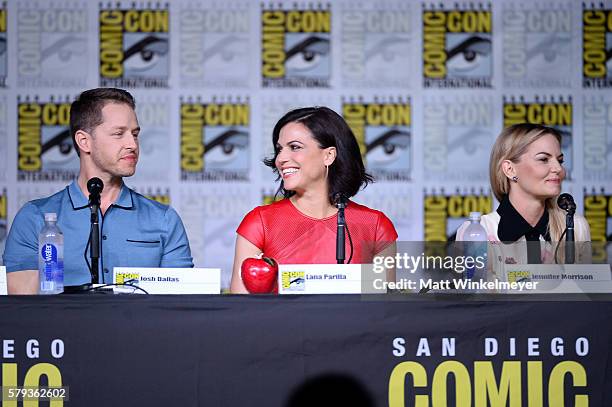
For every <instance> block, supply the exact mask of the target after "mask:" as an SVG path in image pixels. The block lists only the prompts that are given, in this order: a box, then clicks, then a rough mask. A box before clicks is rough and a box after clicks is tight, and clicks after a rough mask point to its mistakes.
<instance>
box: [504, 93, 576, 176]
mask: <svg viewBox="0 0 612 407" xmlns="http://www.w3.org/2000/svg"><path fill="white" fill-rule="evenodd" d="M525 122H527V123H534V124H543V125H544V126H548V127H552V128H554V129H556V130H558V131H559V133H561V136H562V139H561V150H562V152H563V159H564V161H565V162H564V163H563V166H564V167H565V171H566V179H571V178H572V176H571V175H572V169H573V164H572V159H573V141H572V140H573V138H572V134H573V133H572V98H571V97H567V98H564V97H558V98H555V97H546V96H537V95H536V96H535V97H533V98H525V97H524V96H520V97H517V98H515V97H513V96H510V97H507V96H504V127H508V126H511V125H513V124H517V123H525Z"/></svg>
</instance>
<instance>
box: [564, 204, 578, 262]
mask: <svg viewBox="0 0 612 407" xmlns="http://www.w3.org/2000/svg"><path fill="white" fill-rule="evenodd" d="M575 213H576V205H575V204H574V205H569V207H568V208H567V213H566V215H565V227H566V235H565V242H566V243H567V244H566V245H565V264H574V261H575V260H576V247H575V246H574V214H575Z"/></svg>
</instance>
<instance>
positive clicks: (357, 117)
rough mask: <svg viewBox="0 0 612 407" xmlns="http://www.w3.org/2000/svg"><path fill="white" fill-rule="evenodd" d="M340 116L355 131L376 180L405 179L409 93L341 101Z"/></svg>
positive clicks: (409, 136)
mask: <svg viewBox="0 0 612 407" xmlns="http://www.w3.org/2000/svg"><path fill="white" fill-rule="evenodd" d="M342 116H343V117H344V119H345V120H346V122H347V123H348V125H349V127H350V128H351V130H353V133H354V134H355V137H356V138H357V141H358V143H359V148H360V150H361V155H362V157H363V159H364V162H365V165H366V168H367V171H368V172H370V173H371V174H372V175H373V176H374V178H375V179H376V180H377V181H407V180H410V178H411V172H412V115H411V102H410V98H409V97H400V98H393V97H380V98H374V99H373V100H372V101H371V102H364V101H363V98H356V99H352V98H348V99H345V100H343V101H342Z"/></svg>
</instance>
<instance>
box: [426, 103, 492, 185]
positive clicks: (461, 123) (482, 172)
mask: <svg viewBox="0 0 612 407" xmlns="http://www.w3.org/2000/svg"><path fill="white" fill-rule="evenodd" d="M492 105H493V102H492V100H490V98H484V97H482V96H479V97H465V96H462V95H457V96H453V95H448V96H443V97H436V98H427V99H426V100H425V105H424V115H423V132H424V139H423V153H424V154H423V163H424V167H425V179H427V180H434V181H441V182H443V181H450V180H452V181H470V180H487V179H488V176H487V173H488V161H489V152H490V150H491V145H492V144H493V139H494V136H493V133H494V131H493V128H492V126H493V109H492V107H491V106H492Z"/></svg>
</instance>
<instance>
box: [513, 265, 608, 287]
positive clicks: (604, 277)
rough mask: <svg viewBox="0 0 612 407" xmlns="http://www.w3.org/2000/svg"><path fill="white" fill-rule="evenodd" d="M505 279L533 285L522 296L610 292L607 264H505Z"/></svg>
mask: <svg viewBox="0 0 612 407" xmlns="http://www.w3.org/2000/svg"><path fill="white" fill-rule="evenodd" d="M504 277H505V279H506V281H507V282H508V283H521V282H522V283H531V284H532V286H533V288H532V289H530V290H525V291H522V292H521V293H526V292H527V293H529V292H531V293H539V294H541V293H568V294H569V293H593V294H595V293H612V272H611V271H610V265H609V264H506V265H505V267H504ZM509 292H516V291H512V290H509Z"/></svg>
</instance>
